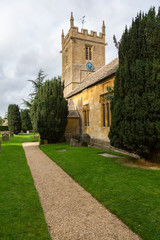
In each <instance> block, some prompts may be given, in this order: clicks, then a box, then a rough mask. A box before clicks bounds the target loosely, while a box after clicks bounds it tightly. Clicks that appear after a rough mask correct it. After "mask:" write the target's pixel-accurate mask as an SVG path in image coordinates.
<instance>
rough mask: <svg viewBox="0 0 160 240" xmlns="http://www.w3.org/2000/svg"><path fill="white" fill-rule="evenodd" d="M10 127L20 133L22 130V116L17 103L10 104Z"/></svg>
mask: <svg viewBox="0 0 160 240" xmlns="http://www.w3.org/2000/svg"><path fill="white" fill-rule="evenodd" d="M8 128H9V131H10V132H13V133H15V134H18V133H19V132H20V131H21V117H20V112H19V107H18V105H16V104H10V105H9V106H8Z"/></svg>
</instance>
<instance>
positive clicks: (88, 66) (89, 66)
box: [86, 62, 93, 71]
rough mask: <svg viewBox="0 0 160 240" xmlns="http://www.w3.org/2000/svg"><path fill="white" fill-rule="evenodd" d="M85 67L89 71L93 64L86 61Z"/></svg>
mask: <svg viewBox="0 0 160 240" xmlns="http://www.w3.org/2000/svg"><path fill="white" fill-rule="evenodd" d="M86 68H87V69H88V70H89V71H92V70H93V65H92V63H91V62H88V63H87V64H86Z"/></svg>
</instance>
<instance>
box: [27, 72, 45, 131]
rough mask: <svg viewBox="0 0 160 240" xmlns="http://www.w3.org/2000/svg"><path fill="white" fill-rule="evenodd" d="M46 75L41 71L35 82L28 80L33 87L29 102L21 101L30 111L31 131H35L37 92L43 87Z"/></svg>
mask: <svg viewBox="0 0 160 240" xmlns="http://www.w3.org/2000/svg"><path fill="white" fill-rule="evenodd" d="M46 76H47V75H45V74H44V71H43V70H42V69H40V70H39V72H38V76H37V78H36V79H35V80H28V81H29V82H31V83H32V85H33V92H32V93H30V94H29V100H28V101H27V100H25V99H23V104H24V105H25V106H26V107H27V108H29V110H30V118H31V122H32V127H33V131H35V132H36V131H37V97H38V91H39V89H40V88H41V87H42V86H43V84H44V80H45V78H46Z"/></svg>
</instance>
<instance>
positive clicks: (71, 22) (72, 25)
mask: <svg viewBox="0 0 160 240" xmlns="http://www.w3.org/2000/svg"><path fill="white" fill-rule="evenodd" d="M70 27H74V18H73V12H71V18H70Z"/></svg>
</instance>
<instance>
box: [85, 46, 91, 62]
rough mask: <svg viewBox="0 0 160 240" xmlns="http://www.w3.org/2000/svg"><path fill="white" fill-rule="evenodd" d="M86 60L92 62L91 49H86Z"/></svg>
mask: <svg viewBox="0 0 160 240" xmlns="http://www.w3.org/2000/svg"><path fill="white" fill-rule="evenodd" d="M86 60H92V47H86Z"/></svg>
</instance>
